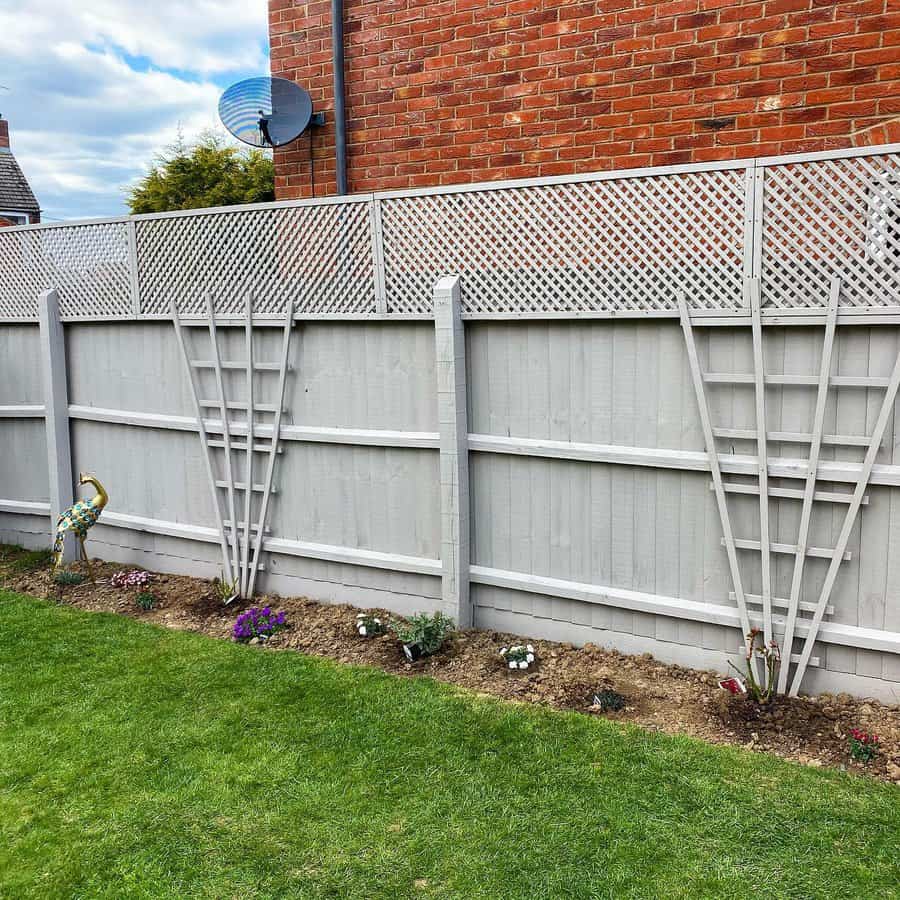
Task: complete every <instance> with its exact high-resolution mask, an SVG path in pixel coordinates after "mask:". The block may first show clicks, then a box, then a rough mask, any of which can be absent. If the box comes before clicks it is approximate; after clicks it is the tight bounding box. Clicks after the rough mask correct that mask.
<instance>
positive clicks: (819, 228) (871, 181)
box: [760, 154, 900, 308]
mask: <svg viewBox="0 0 900 900" xmlns="http://www.w3.org/2000/svg"><path fill="white" fill-rule="evenodd" d="M763 177H764V182H763V184H764V194H763V197H764V201H763V202H764V206H763V228H762V247H761V268H760V274H761V277H762V288H763V300H764V302H765V304H766V305H768V306H775V307H786V308H796V307H819V306H821V305H822V304H823V299H822V298H823V297H827V296H828V285H829V282H830V280H831V278H832V277H833V276H837V277H839V278H840V279H841V296H840V303H841V305H842V306H858V307H871V306H897V305H898V303H900V155H897V154H884V155H876V156H857V157H852V158H849V159H822V160H816V161H811V162H810V161H807V162H802V163H786V164H783V165H774V166H767V167H766V169H765V171H764V176H763Z"/></svg>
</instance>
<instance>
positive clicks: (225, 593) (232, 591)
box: [213, 572, 238, 606]
mask: <svg viewBox="0 0 900 900" xmlns="http://www.w3.org/2000/svg"><path fill="white" fill-rule="evenodd" d="M213 591H214V592H215V595H216V597H218V598H219V600H220V601H221V602H222V603H224V604H225V605H226V606H227V605H228V604H229V603H231V601H232V600H234V599H235V598H236V597H237V595H238V579H237V576H235V577H234V579H232V580H231V581H227V580H226V578H225V573H224V572H220V573H219V577H218V578H214V579H213Z"/></svg>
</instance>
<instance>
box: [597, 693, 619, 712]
mask: <svg viewBox="0 0 900 900" xmlns="http://www.w3.org/2000/svg"><path fill="white" fill-rule="evenodd" d="M594 706H599V707H600V711H601V712H619V710H621V709H625V697H624V696H623V695H622V694H620V693H619V692H618V691H611V690H607V689H604V690H602V691H597V693H596V694H594Z"/></svg>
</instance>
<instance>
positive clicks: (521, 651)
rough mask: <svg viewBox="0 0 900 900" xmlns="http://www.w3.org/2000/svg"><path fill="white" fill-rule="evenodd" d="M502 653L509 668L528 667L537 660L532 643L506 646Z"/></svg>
mask: <svg viewBox="0 0 900 900" xmlns="http://www.w3.org/2000/svg"><path fill="white" fill-rule="evenodd" d="M500 655H501V656H502V657H503V659H504V660H505V661H506V665H507V668H510V669H527V668H529V667H530V666H531V665H533V664H534V663H535V662H536V661H537V657H536V656H535V655H534V647H532V646H531V644H516V645H515V646H513V647H504V648H503V649H502V650H501V651H500Z"/></svg>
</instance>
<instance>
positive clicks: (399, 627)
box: [391, 612, 454, 656]
mask: <svg viewBox="0 0 900 900" xmlns="http://www.w3.org/2000/svg"><path fill="white" fill-rule="evenodd" d="M453 627H454V626H453V619H450V618H448V617H447V616H445V615H443V613H439V612H436V613H435V614H434V615H433V616H429V615H428V613H417V614H416V615H414V616H410V617H409V619H408V620H407V621H403V622H392V623H391V629H392V630H393V632H394V633H395V634H396V635H397V637H398V638H399V639H400V641H401V642H402V643H403V644H404V646H405V647H408V648H412V647H417V648H418V651H419V655H420V656H431V655H432V654H434V653H437V652H438V650H440V649H441V647H443V646H444V641H445V640H446V639H447V635H448V634H450V632H451V631H453ZM405 652H406V653H407V656H409V651H408V650H407V651H405Z"/></svg>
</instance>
